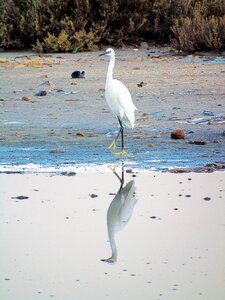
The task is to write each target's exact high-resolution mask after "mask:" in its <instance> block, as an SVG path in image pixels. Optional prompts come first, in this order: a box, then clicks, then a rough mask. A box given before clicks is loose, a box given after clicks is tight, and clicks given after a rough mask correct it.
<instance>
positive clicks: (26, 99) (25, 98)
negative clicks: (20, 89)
mask: <svg viewBox="0 0 225 300" xmlns="http://www.w3.org/2000/svg"><path fill="white" fill-rule="evenodd" d="M22 100H23V101H30V98H29V97H27V96H23V97H22Z"/></svg>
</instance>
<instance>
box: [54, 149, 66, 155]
mask: <svg viewBox="0 0 225 300" xmlns="http://www.w3.org/2000/svg"><path fill="white" fill-rule="evenodd" d="M64 152H65V151H64V150H62V149H53V150H51V151H50V153H54V154H58V153H64Z"/></svg>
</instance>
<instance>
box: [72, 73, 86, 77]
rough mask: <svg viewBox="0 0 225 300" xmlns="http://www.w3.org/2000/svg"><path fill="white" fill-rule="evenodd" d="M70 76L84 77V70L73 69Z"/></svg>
mask: <svg viewBox="0 0 225 300" xmlns="http://www.w3.org/2000/svg"><path fill="white" fill-rule="evenodd" d="M71 77H72V78H85V72H84V71H74V72H73V73H72V74H71Z"/></svg>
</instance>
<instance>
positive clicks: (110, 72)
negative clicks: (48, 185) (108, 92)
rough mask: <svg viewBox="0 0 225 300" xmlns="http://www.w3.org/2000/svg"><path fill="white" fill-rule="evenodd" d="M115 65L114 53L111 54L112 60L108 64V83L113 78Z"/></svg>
mask: <svg viewBox="0 0 225 300" xmlns="http://www.w3.org/2000/svg"><path fill="white" fill-rule="evenodd" d="M114 65H115V56H114V55H112V56H110V61H109V66H108V71H107V76H106V82H107V83H110V82H112V80H113V69H114Z"/></svg>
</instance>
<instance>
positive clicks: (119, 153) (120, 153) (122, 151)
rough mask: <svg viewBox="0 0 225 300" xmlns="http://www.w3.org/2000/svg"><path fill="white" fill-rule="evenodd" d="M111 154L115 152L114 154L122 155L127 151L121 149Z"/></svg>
mask: <svg viewBox="0 0 225 300" xmlns="http://www.w3.org/2000/svg"><path fill="white" fill-rule="evenodd" d="M113 154H116V155H124V154H127V152H126V151H125V150H124V149H123V150H121V151H118V152H113Z"/></svg>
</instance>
